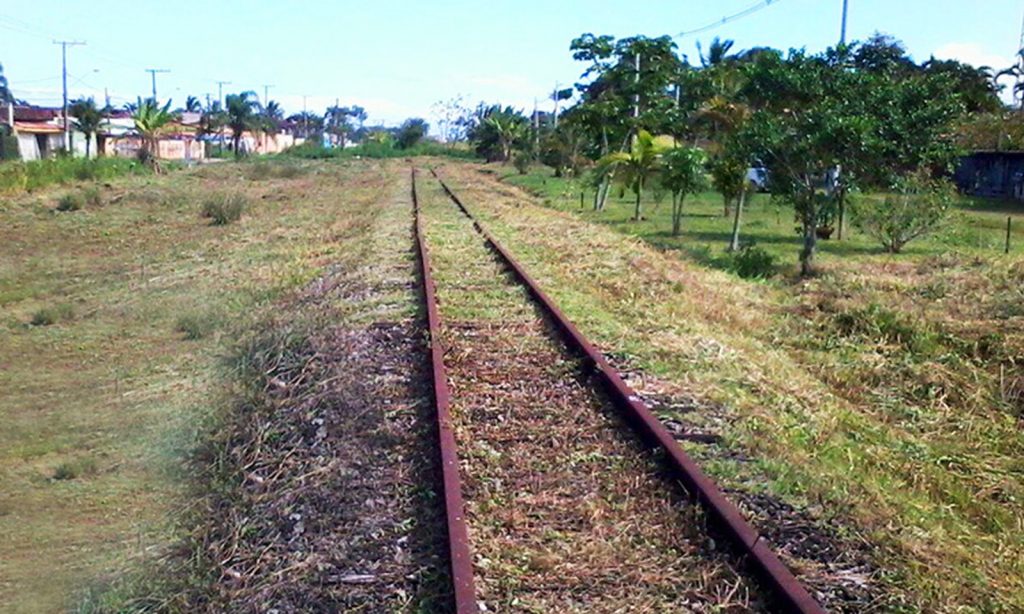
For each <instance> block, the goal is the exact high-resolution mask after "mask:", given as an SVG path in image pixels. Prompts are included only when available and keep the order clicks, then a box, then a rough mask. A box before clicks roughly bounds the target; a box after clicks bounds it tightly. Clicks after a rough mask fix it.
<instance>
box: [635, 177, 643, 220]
mask: <svg viewBox="0 0 1024 614" xmlns="http://www.w3.org/2000/svg"><path fill="white" fill-rule="evenodd" d="M643 192H644V188H643V186H641V185H639V184H638V185H637V186H636V211H635V212H634V215H633V219H634V220H636V221H638V222H639V221H640V213H641V210H640V197H641V196H642V195H643Z"/></svg>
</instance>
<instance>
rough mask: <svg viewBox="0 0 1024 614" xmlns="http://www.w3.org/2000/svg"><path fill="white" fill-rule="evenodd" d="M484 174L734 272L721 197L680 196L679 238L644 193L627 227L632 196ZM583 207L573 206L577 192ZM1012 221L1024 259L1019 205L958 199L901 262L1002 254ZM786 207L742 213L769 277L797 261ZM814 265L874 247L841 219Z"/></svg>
mask: <svg viewBox="0 0 1024 614" xmlns="http://www.w3.org/2000/svg"><path fill="white" fill-rule="evenodd" d="M487 172H488V173H491V174H494V175H495V176H497V177H500V178H501V179H502V180H503V181H505V182H506V183H508V184H510V185H515V186H519V187H522V188H524V189H527V190H529V191H530V192H532V193H534V194H536V195H537V196H538V197H540V198H541V199H542V200H543V202H544V204H546V205H547V206H549V207H551V208H553V209H556V210H559V211H566V212H572V213H573V214H574V215H577V216H579V217H580V219H583V220H586V221H588V222H593V223H596V224H603V225H608V226H610V227H612V228H614V229H616V230H618V231H620V232H623V233H626V234H628V235H631V236H638V237H641V238H642V239H644V240H645V241H646V242H648V243H649V244H651V245H653V246H655V247H658V248H661V249H671V250H679V251H681V252H684V253H685V254H686V255H688V256H690V257H691V258H693V259H695V260H697V261H698V262H700V263H702V264H705V265H708V266H712V267H715V268H720V269H723V270H729V269H732V268H734V267H735V263H734V258H733V257H732V256H731V255H730V254H728V253H727V252H726V246H728V244H729V239H730V236H731V233H732V218H731V217H726V216H725V215H723V213H724V212H723V204H722V198H721V196H720V195H719V194H717V193H715V192H704V193H701V194H697V195H695V196H691V197H688V198H687V199H686V201H685V204H684V210H685V217H684V219H683V232H682V235H681V236H679V237H673V236H672V233H671V228H672V222H671V202H669V197H668V196H664V198H663V199H662V202H659V201H658V199H657V198H656V196H655V195H654V194H653V192H651V191H649V192H651V193H650V194H648V195H647V197H646V198H645V199H644V203H643V208H644V216H645V218H646V219H645V220H644V221H641V222H635V221H634V220H633V219H632V217H633V206H634V198H633V196H632V193H630V192H629V191H628V190H627V191H625V192H624V193H620V192H619V191H617V190H613V192H612V195H611V197H610V198H609V201H608V204H607V206H606V208H605V210H604V211H601V212H597V211H594V210H593V189H592V188H590V187H589V186H585V185H584V183H583V182H582V180H573V179H566V178H556V177H552V176H551V171H550V170H549V169H546V168H541V167H533V168H532V169H531V170H530V172H529V173H527V174H525V175H520V174H518V172H517V171H516V170H515V169H514V168H513V167H512V166H511V165H507V166H501V167H489V168H488V169H487ZM581 192H582V193H583V195H584V198H583V201H584V202H583V205H582V207H581V206H580V193H581ZM1008 216H1009V217H1011V218H1013V219H1014V223H1013V226H1012V232H1011V253H1012V254H1024V203H1013V202H1005V201H994V202H993V201H987V200H985V199H978V198H967V197H964V198H961V199H960V200H959V203H958V207H957V209H956V211H955V212H954V213H953V216H952V218H951V220H950V221H949V222H947V223H946V224H944V225H943V227H942V228H941V229H940V231H939V232H938V233H936V234H935V235H933V236H929V237H925V238H922V239H918V240H916V241H913V242H911V243H910V244H909V245H908V246H907V248H906V249H905V250H904V251H905V255H907V256H924V255H929V254H931V255H934V254H940V253H944V252H946V251H949V250H956V251H959V252H963V253H970V254H979V255H998V254H1001V253H1002V252H1003V248H1004V244H1005V238H1006V218H1007V217H1008ZM796 226H797V224H796V222H795V221H794V215H793V210H792V208H791V207H787V206H780V205H778V204H776V203H774V202H773V201H772V200H771V198H770V197H769V196H768V195H766V194H755V195H754V196H753V197H752V198H751V199H750V200H749V203H748V206H747V207H746V208H745V209H744V214H743V223H742V227H741V234H740V237H741V240H742V241H743V242H745V243H748V244H752V245H755V246H757V247H758V248H759V249H761V250H764V252H765V253H767V254H768V255H769V256H771V257H772V258H773V259H774V261H775V263H777V265H778V266H777V267H776V269H777V271H779V272H783V273H787V274H788V273H792V272H793V271H795V270H796V268H797V264H796V262H797V255H798V253H799V251H800V242H801V237H800V236H799V235H798V234H797V232H796ZM818 246H819V254H818V261H819V262H820V263H822V264H825V265H827V264H828V263H831V262H838V261H841V260H847V259H849V258H859V257H864V256H875V255H878V254H881V253H882V251H883V250H882V248H881V246H880V245H878V244H877V243H876V242H875V241H873V240H872V239H871V238H870V237H868V236H867V235H865V234H863V233H861V232H860V231H859V230H858V229H857V228H856V227H854V225H853V224H852V223H851V222H849V221H848V223H847V227H846V230H845V232H844V238H843V240H842V241H839V240H836V239H835V238H833V239H830V240H827V241H819V243H818Z"/></svg>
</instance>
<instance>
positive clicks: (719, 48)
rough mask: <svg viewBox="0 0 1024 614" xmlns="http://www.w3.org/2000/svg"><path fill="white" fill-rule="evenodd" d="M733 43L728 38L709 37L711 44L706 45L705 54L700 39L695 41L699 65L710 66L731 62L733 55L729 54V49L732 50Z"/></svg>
mask: <svg viewBox="0 0 1024 614" xmlns="http://www.w3.org/2000/svg"><path fill="white" fill-rule="evenodd" d="M734 44H735V43H734V42H733V41H731V40H729V39H725V40H722V39H720V38H718V37H717V36H716V37H714V38H713V39H711V44H710V45H708V54H707V55H706V56H705V55H704V49H703V48H702V47H701V44H700V41H697V53H698V54H699V55H700V63H701V66H703V67H704V68H712V67H716V66H721V65H723V64H727V63H729V62H731V61H732V60H733V59H735V57H734V56H731V55H729V51H731V50H732V48H733V45H734Z"/></svg>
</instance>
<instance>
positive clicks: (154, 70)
mask: <svg viewBox="0 0 1024 614" xmlns="http://www.w3.org/2000/svg"><path fill="white" fill-rule="evenodd" d="M146 72H148V73H149V76H150V77H151V78H152V79H153V102H156V73H158V72H171V71H170V70H168V69H166V68H147V69H146Z"/></svg>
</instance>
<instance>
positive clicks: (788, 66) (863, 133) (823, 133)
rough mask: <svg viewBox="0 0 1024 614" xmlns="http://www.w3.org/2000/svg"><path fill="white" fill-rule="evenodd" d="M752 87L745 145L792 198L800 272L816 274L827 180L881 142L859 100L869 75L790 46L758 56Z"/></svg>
mask: <svg viewBox="0 0 1024 614" xmlns="http://www.w3.org/2000/svg"><path fill="white" fill-rule="evenodd" d="M745 72H746V75H747V78H748V83H747V86H746V88H747V91H748V95H749V96H751V98H752V99H754V100H755V101H757V104H758V106H759V108H758V109H757V111H756V112H755V113H754V114H753V115H752V116H751V118H750V119H749V120H748V121H747V122H745V124H744V126H743V128H742V130H741V134H742V136H741V138H740V140H741V142H742V143H743V146H744V148H745V149H746V150H747V151H751V152H756V153H757V154H758V157H759V158H760V159H761V161H762V162H763V163H764V165H765V166H766V167H767V169H768V173H769V175H768V176H769V182H770V189H771V191H772V194H773V196H774V197H775V198H777V199H780V200H782V201H785V202H789V203H791V204H792V205H793V206H794V208H795V211H796V217H797V220H798V222H799V223H800V226H801V234H802V235H803V248H802V249H801V251H800V267H801V273H802V274H804V275H809V274H811V273H813V272H814V257H815V254H816V252H817V232H818V227H819V221H820V215H821V213H822V210H823V208H822V205H823V204H825V202H826V201H827V197H826V195H825V194H824V193H823V191H822V186H823V183H824V177H825V176H826V174H827V173H828V172H829V170H830V169H833V168H835V167H837V166H839V165H842V164H844V163H845V164H847V165H848V166H852V167H856V166H859V163H860V162H861V161H863V160H866V159H868V158H869V155H868V153H869V151H870V150H871V149H872V147H873V146H874V145H875V143H876V140H877V139H876V137H875V135H874V130H875V128H876V124H875V123H874V121H873V119H872V118H871V117H870V116H869V115H867V114H865V113H864V109H863V107H861V106H860V105H859V104H854V103H855V102H856V101H859V100H860V97H861V96H862V93H863V86H864V84H865V79H864V78H863V75H861V74H860V73H858V72H856V71H848V70H843V69H839V68H838V67H837V66H836V65H835V64H834V61H833V58H831V57H828V56H817V57H815V56H808V55H807V54H805V53H804V52H802V51H792V52H790V55H789V57H788V58H783V57H781V55H773V54H764V55H761V56H759V57H758V58H757V59H756V60H755V61H754V62H752V63H751V64H749V65H748V67H747V69H746V71H745Z"/></svg>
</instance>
